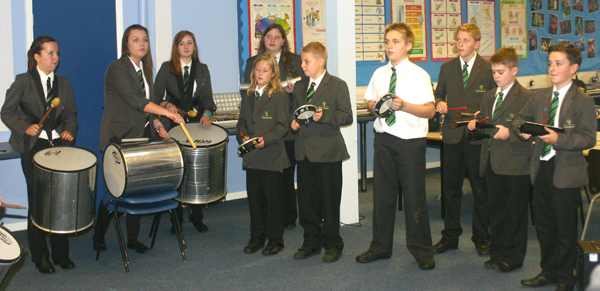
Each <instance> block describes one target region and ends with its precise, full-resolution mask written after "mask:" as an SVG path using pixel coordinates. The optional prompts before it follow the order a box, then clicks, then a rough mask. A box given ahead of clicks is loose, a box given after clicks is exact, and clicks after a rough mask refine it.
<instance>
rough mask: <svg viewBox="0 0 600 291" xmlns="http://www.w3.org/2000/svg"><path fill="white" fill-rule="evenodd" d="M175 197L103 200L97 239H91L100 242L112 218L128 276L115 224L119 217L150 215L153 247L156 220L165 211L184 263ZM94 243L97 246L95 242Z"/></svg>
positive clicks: (170, 194)
mask: <svg viewBox="0 0 600 291" xmlns="http://www.w3.org/2000/svg"><path fill="white" fill-rule="evenodd" d="M177 196H178V192H177V191H175V190H172V191H166V192H158V193H151V194H146V195H143V196H132V197H124V198H114V197H111V198H104V199H102V200H101V201H102V202H101V203H100V205H99V208H98V219H97V221H96V222H97V223H98V225H97V228H96V234H97V235H98V237H94V239H95V240H98V241H99V242H104V235H105V234H106V231H107V229H108V227H109V226H110V220H111V219H112V217H113V216H114V218H115V230H116V232H117V238H118V241H119V247H120V248H121V255H122V257H123V264H124V266H125V272H127V273H129V255H128V254H127V246H126V244H125V240H124V239H123V229H122V227H121V223H120V220H119V216H121V215H122V214H125V213H126V214H129V215H146V214H154V221H153V223H152V227H151V235H152V234H153V236H152V245H151V248H153V247H154V241H155V240H156V234H157V230H158V224H159V222H160V216H161V214H162V212H165V211H169V213H170V214H171V219H173V221H174V222H175V233H176V235H177V242H178V243H179V249H180V250H181V256H182V257H183V261H187V259H186V256H185V252H186V251H187V246H186V244H185V240H184V238H183V233H182V231H181V226H180V224H179V221H178V220H177V217H176V215H175V212H174V209H175V208H177V206H178V202H176V201H174V200H173V198H175V197H177ZM95 243H97V242H96V241H95ZM101 251H102V248H98V249H97V253H96V260H98V259H99V257H100V252H101Z"/></svg>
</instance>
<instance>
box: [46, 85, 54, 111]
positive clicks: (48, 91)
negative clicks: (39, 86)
mask: <svg viewBox="0 0 600 291" xmlns="http://www.w3.org/2000/svg"><path fill="white" fill-rule="evenodd" d="M52 98H54V93H52V82H51V80H50V77H48V79H46V110H48V109H50V101H52Z"/></svg>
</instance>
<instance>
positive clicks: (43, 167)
mask: <svg viewBox="0 0 600 291" xmlns="http://www.w3.org/2000/svg"><path fill="white" fill-rule="evenodd" d="M53 148H54V149H55V148H78V149H82V150H85V151H88V152H90V153H91V154H92V155H94V157H96V162H95V163H94V164H93V165H91V166H89V167H87V168H83V169H79V170H73V171H60V170H56V169H52V168H48V167H46V166H42V165H40V164H39V163H38V162H36V161H35V156H36V155H37V154H38V153H40V152H42V151H39V152H37V153H35V155H33V158H32V159H31V160H32V161H33V164H34V165H36V166H37V167H40V168H41V169H43V170H49V171H52V172H60V173H77V172H81V171H87V170H89V169H91V168H93V167H97V166H98V155H96V153H94V152H92V151H91V150H88V149H86V148H82V147H78V146H58V147H51V148H48V149H53Z"/></svg>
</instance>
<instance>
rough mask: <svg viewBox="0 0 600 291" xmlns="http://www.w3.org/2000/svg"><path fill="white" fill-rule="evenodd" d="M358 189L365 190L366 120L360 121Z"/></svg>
mask: <svg viewBox="0 0 600 291" xmlns="http://www.w3.org/2000/svg"><path fill="white" fill-rule="evenodd" d="M358 124H359V125H360V191H361V192H365V191H367V122H364V121H360V122H358Z"/></svg>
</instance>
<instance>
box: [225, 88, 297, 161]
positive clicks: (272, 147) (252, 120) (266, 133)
mask: <svg viewBox="0 0 600 291" xmlns="http://www.w3.org/2000/svg"><path fill="white" fill-rule="evenodd" d="M263 95H264V96H262V97H261V98H260V100H256V98H255V97H254V96H253V97H249V96H248V94H246V92H244V93H243V94H242V104H241V106H240V118H239V119H238V123H237V133H236V137H237V140H238V142H239V143H240V144H242V143H243V138H242V136H241V135H240V132H241V133H243V134H244V136H247V137H250V138H254V137H262V138H263V139H264V141H265V147H264V148H260V149H254V150H253V151H251V152H249V153H247V154H245V155H244V161H243V164H242V166H243V167H244V168H245V169H246V168H248V169H257V170H268V171H279V172H282V171H283V169H286V168H289V167H290V166H291V164H290V161H289V159H288V156H287V153H286V151H285V146H284V143H283V137H284V136H285V135H286V134H288V131H289V126H290V119H289V114H288V111H287V109H288V108H289V102H288V97H287V94H286V93H285V92H282V91H279V92H277V93H275V94H273V96H267V92H265V91H263Z"/></svg>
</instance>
